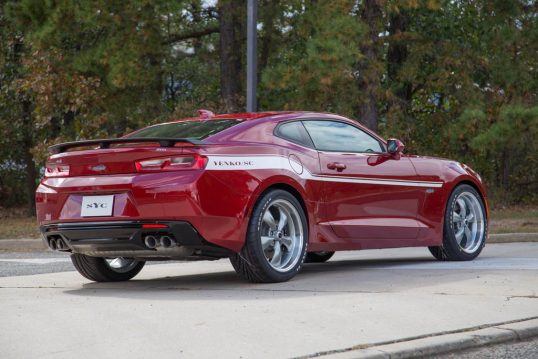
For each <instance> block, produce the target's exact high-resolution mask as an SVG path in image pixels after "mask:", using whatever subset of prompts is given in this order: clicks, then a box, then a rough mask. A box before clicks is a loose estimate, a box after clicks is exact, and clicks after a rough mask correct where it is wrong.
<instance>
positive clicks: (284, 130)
mask: <svg viewBox="0 0 538 359" xmlns="http://www.w3.org/2000/svg"><path fill="white" fill-rule="evenodd" d="M277 135H278V136H280V137H282V138H285V139H286V140H289V141H291V142H296V143H300V144H301V145H304V146H307V147H312V143H311V141H310V138H309V137H308V134H307V133H306V131H305V129H304V127H303V125H302V124H301V122H299V121H295V122H288V123H283V124H281V125H280V126H278V130H277Z"/></svg>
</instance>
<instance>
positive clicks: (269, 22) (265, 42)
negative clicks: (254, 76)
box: [258, 0, 280, 82]
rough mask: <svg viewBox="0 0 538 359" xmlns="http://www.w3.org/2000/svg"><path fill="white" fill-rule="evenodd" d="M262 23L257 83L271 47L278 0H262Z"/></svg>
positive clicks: (265, 65)
mask: <svg viewBox="0 0 538 359" xmlns="http://www.w3.org/2000/svg"><path fill="white" fill-rule="evenodd" d="M262 6H263V8H262V11H263V12H262V21H263V35H262V37H261V39H260V58H259V60H258V82H259V81H260V79H261V74H262V73H263V70H264V69H265V68H266V67H267V62H268V59H269V54H270V51H271V46H272V44H273V38H274V33H275V26H274V18H275V15H276V12H277V9H278V6H280V1H279V0H263V1H262Z"/></svg>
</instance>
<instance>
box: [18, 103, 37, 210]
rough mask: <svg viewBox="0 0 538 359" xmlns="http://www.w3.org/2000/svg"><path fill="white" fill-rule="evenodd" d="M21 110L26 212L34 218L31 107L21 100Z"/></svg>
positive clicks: (34, 182) (34, 170)
mask: <svg viewBox="0 0 538 359" xmlns="http://www.w3.org/2000/svg"><path fill="white" fill-rule="evenodd" d="M22 110H23V116H24V127H25V128H24V129H23V131H24V134H23V136H24V137H23V143H22V144H23V146H24V149H23V151H24V152H23V159H24V164H25V166H26V173H25V174H26V178H25V182H26V183H25V184H26V193H25V197H26V211H27V212H28V215H29V216H35V190H36V182H37V171H36V168H35V163H34V155H33V154H32V152H31V150H32V148H33V147H34V141H33V138H32V130H31V127H32V125H31V124H32V106H31V103H30V102H29V101H27V100H23V103H22Z"/></svg>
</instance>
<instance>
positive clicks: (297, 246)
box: [259, 199, 304, 272]
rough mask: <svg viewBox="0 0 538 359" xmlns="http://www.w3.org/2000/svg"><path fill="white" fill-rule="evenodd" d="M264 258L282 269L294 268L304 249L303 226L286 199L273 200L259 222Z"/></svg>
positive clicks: (295, 210) (297, 213) (278, 268)
mask: <svg viewBox="0 0 538 359" xmlns="http://www.w3.org/2000/svg"><path fill="white" fill-rule="evenodd" d="M259 233H260V241H261V246H262V250H263V254H264V256H265V259H266V260H267V262H268V263H269V265H270V266H271V267H272V268H273V269H275V270H276V271H279V272H286V271H288V270H289V269H290V268H293V267H295V265H296V264H297V262H298V261H299V260H300V259H301V258H300V257H301V254H302V252H303V241H304V228H303V224H302V222H301V217H300V215H299V212H298V211H297V209H296V208H295V207H294V206H293V205H292V204H291V203H290V202H288V201H287V200H285V199H276V200H274V201H272V202H271V203H270V204H269V205H268V206H267V208H266V209H265V212H264V213H263V216H262V220H261V222H260V228H259Z"/></svg>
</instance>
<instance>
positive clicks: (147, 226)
mask: <svg viewBox="0 0 538 359" xmlns="http://www.w3.org/2000/svg"><path fill="white" fill-rule="evenodd" d="M142 228H168V226H167V225H166V224H157V223H146V224H143V225H142Z"/></svg>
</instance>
